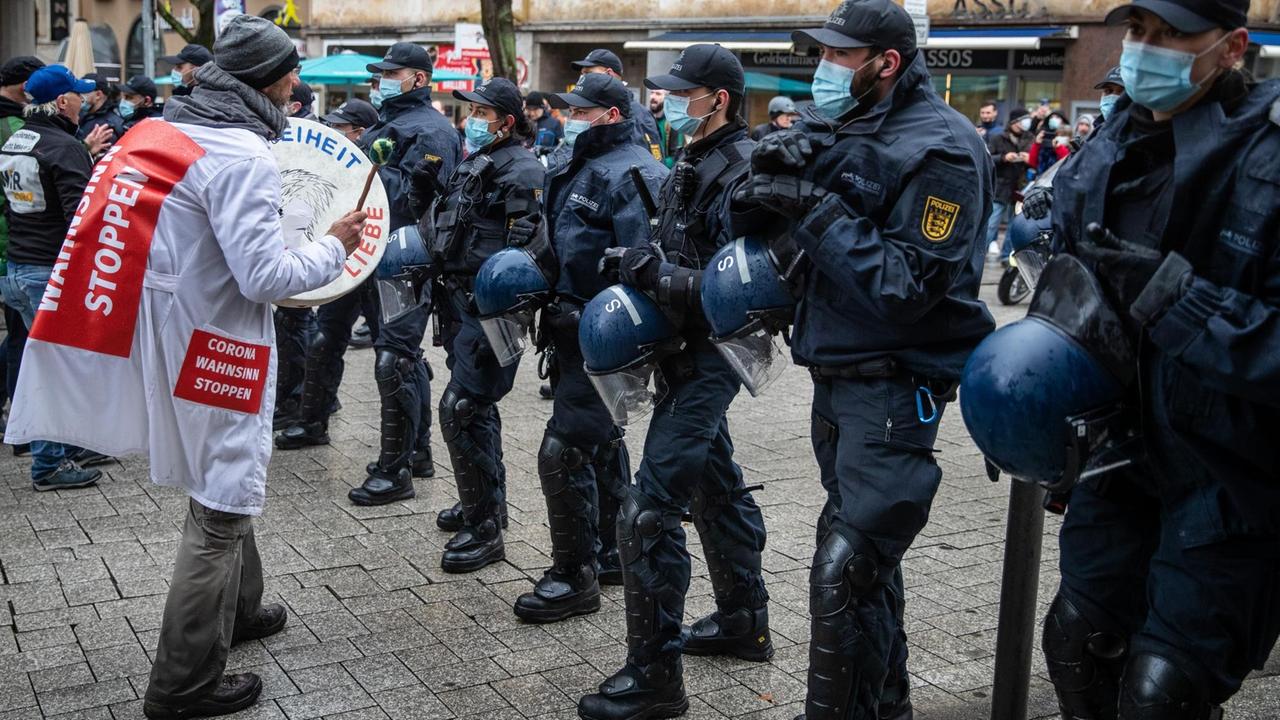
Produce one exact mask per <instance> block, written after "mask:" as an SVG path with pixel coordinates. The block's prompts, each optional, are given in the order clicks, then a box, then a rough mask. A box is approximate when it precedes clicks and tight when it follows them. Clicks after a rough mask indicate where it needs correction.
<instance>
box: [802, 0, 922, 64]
mask: <svg viewBox="0 0 1280 720" xmlns="http://www.w3.org/2000/svg"><path fill="white" fill-rule="evenodd" d="M791 40H792V42H794V43H795V44H796V45H797V46H800V47H813V46H814V45H826V46H827V47H833V48H844V49H848V48H861V47H871V46H875V47H881V48H885V49H886V50H897V51H898V52H899V53H901V54H902V55H903V57H910V56H912V55H914V54H915V51H916V26H915V23H913V22H911V16H910V15H908V14H907V11H906V10H903V9H902V7H901V6H900V5H898V4H897V3H894V2H893V0H844V2H842V3H840V5H839V6H838V7H836V9H835V10H834V11H832V13H831V17H829V18H827V22H826V23H824V24H823V25H822V27H820V28H806V29H803V30H796V31H794V32H792V33H791Z"/></svg>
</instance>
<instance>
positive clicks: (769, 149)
mask: <svg viewBox="0 0 1280 720" xmlns="http://www.w3.org/2000/svg"><path fill="white" fill-rule="evenodd" d="M812 155H813V146H812V145H810V144H809V138H807V137H805V136H804V135H803V134H801V133H800V132H798V131H792V130H784V131H782V132H776V133H771V134H769V135H766V136H765V137H764V139H763V140H761V141H760V142H759V144H757V145H756V146H755V149H753V150H752V151H751V172H752V173H760V174H766V175H784V174H796V173H799V172H800V171H801V170H804V166H805V163H806V162H807V161H808V159H809V157H810V156H812Z"/></svg>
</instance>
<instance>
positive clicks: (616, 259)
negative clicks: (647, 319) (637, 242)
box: [598, 247, 662, 290]
mask: <svg viewBox="0 0 1280 720" xmlns="http://www.w3.org/2000/svg"><path fill="white" fill-rule="evenodd" d="M661 265H662V263H661V262H660V261H659V260H658V258H657V257H656V256H654V254H653V253H652V252H649V251H648V250H642V249H637V248H622V247H611V248H606V249H605V251H604V257H602V258H600V265H599V267H598V270H599V272H600V275H601V276H602V277H604V279H605V280H607V281H608V282H611V283H619V282H620V283H624V284H626V285H630V286H631V287H634V288H637V289H640V290H653V289H654V288H656V287H657V286H658V269H659V267H660V266H661Z"/></svg>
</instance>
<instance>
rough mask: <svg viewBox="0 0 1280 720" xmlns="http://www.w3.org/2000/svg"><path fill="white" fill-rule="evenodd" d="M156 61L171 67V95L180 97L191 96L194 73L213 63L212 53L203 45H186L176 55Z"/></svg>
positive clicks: (193, 85) (194, 82)
mask: <svg viewBox="0 0 1280 720" xmlns="http://www.w3.org/2000/svg"><path fill="white" fill-rule="evenodd" d="M157 59H158V60H160V61H161V62H167V63H169V64H170V65H172V66H173V69H172V70H170V71H169V81H170V82H171V83H173V94H174V95H175V96H182V95H190V94H191V88H193V87H195V84H196V71H197V70H199V69H200V68H202V67H204V66H205V65H206V64H207V63H211V62H213V53H211V52H209V48H207V47H205V46H203V45H197V44H195V43H188V44H187V45H184V46H183V47H182V49H181V50H179V51H178V54H177V55H165V56H164V57H162V58H157Z"/></svg>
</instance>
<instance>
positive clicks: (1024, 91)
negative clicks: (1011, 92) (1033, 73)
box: [1018, 77, 1062, 110]
mask: <svg viewBox="0 0 1280 720" xmlns="http://www.w3.org/2000/svg"><path fill="white" fill-rule="evenodd" d="M1045 100H1048V101H1049V107H1052V108H1054V109H1059V108H1061V107H1062V81H1061V80H1041V79H1033V78H1025V77H1024V78H1019V80H1018V104H1020V105H1023V106H1024V107H1026V108H1027V109H1028V110H1034V109H1035V108H1036V107H1038V106H1039V105H1040V104H1041V103H1042V102H1044V101H1045Z"/></svg>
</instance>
